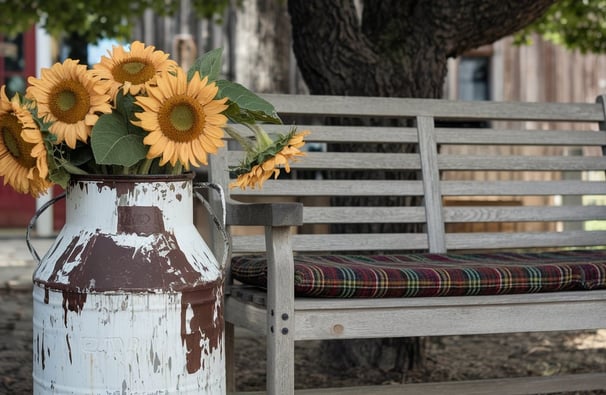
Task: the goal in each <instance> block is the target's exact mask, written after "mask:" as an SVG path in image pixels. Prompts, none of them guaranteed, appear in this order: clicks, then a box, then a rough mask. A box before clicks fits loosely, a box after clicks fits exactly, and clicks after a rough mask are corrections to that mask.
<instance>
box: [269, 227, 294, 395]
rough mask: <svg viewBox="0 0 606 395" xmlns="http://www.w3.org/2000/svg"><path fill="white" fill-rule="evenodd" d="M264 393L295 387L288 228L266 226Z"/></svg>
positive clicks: (280, 393)
mask: <svg viewBox="0 0 606 395" xmlns="http://www.w3.org/2000/svg"><path fill="white" fill-rule="evenodd" d="M265 242H266V247H267V263H268V267H267V284H268V287H267V288H268V289H267V326H268V328H269V329H268V333H267V393H268V394H269V395H293V394H294V387H295V362H294V357H295V340H294V339H295V338H294V329H295V328H294V318H295V316H294V306H295V303H294V262H293V256H292V249H291V234H290V227H286V226H285V227H274V228H272V227H267V228H266V232H265Z"/></svg>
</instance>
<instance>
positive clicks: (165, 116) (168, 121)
mask: <svg viewBox="0 0 606 395" xmlns="http://www.w3.org/2000/svg"><path fill="white" fill-rule="evenodd" d="M156 81H157V84H158V85H157V86H151V85H148V86H147V94H148V96H137V100H136V102H135V103H136V104H137V105H138V106H140V107H141V108H142V109H143V112H137V113H135V117H136V118H137V119H138V121H133V124H135V125H137V126H139V127H141V128H143V129H144V130H146V131H147V132H148V135H147V136H145V138H144V139H143V143H144V144H146V145H149V146H150V147H149V151H148V153H147V158H148V159H153V158H158V157H162V159H161V160H160V165H161V166H163V165H164V164H166V163H167V162H170V164H171V165H172V166H175V164H176V163H177V161H178V162H179V163H180V164H182V165H183V166H184V167H185V169H187V170H188V169H189V165H190V163H191V164H192V165H194V166H199V165H200V163H202V164H206V163H207V160H206V156H207V154H208V153H216V152H217V148H218V147H222V146H223V140H222V138H223V129H222V128H223V127H224V126H225V123H226V122H227V117H226V116H225V115H223V114H221V113H222V112H223V111H224V110H225V109H227V105H226V104H225V102H226V101H227V98H223V99H220V100H214V97H215V96H216V94H217V91H218V88H217V86H216V85H215V83H208V78H207V77H204V79H200V75H199V74H198V72H196V74H195V75H194V76H193V78H192V79H191V81H189V82H188V81H187V76H186V75H185V72H184V71H183V70H181V69H177V70H176V72H175V73H174V74H173V73H163V74H162V76H160V77H159V78H158V79H157V80H156Z"/></svg>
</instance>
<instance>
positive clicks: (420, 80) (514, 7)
mask: <svg viewBox="0 0 606 395" xmlns="http://www.w3.org/2000/svg"><path fill="white" fill-rule="evenodd" d="M554 2H555V0H517V1H502V0H381V1H377V0H368V1H364V0H360V1H357V2H356V1H355V0H328V1H326V0H289V1H288V11H289V14H290V17H291V24H292V35H293V49H294V53H295V56H296V59H297V63H298V66H299V69H300V70H301V73H302V76H303V79H304V80H305V82H306V84H307V86H308V87H309V90H310V93H311V94H324V95H347V96H396V97H422V98H440V97H442V90H443V85H444V79H445V77H446V72H447V61H448V58H450V57H457V56H459V55H461V54H463V53H465V52H466V51H468V50H471V49H474V48H477V47H479V46H481V45H485V44H490V43H492V42H494V41H496V40H498V39H500V38H502V37H506V36H508V35H510V34H512V33H514V32H516V31H518V30H520V29H521V28H523V27H525V26H527V25H528V24H530V23H531V22H532V21H534V20H535V19H537V18H538V17H540V16H541V15H542V14H543V13H544V12H545V11H546V10H547V9H548V8H549V6H551V5H552V4H553V3H554ZM356 3H357V4H358V5H361V8H362V9H357V8H356ZM374 148H376V147H374ZM332 149H335V150H339V147H332ZM379 149H382V150H386V151H391V152H394V151H396V152H405V151H409V150H410V149H411V147H407V146H398V147H394V146H389V145H382V146H380V147H379ZM337 176H341V175H337ZM407 176H408V175H402V177H407ZM334 203H335V204H342V203H344V204H347V203H346V202H334ZM350 203H351V202H350ZM356 203H357V204H359V205H364V204H366V202H364V201H357V202H356ZM373 203H376V202H373ZM386 203H387V204H386V205H391V204H394V202H386ZM417 203H418V202H417ZM399 204H407V202H405V201H402V202H399ZM393 230H396V229H393ZM400 230H403V229H400ZM408 230H410V229H408ZM338 231H355V230H352V229H339V230H338ZM358 231H360V229H358ZM361 231H364V230H363V229H361ZM422 350H423V341H422V339H418V338H414V339H411V338H398V339H374V340H370V341H368V340H347V341H329V342H324V345H323V352H322V355H323V357H322V356H320V358H321V359H323V360H321V361H320V362H321V363H323V364H324V365H326V366H331V367H333V368H335V369H341V368H342V367H344V366H352V365H360V366H364V365H372V366H382V367H383V368H385V369H397V370H398V371H402V372H404V371H405V370H406V369H407V368H410V367H412V366H413V365H414V364H415V363H418V362H422Z"/></svg>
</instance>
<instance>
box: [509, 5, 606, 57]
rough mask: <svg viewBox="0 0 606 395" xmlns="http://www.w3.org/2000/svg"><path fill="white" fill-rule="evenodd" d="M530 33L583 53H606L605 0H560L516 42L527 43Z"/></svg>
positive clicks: (518, 37) (521, 34)
mask: <svg viewBox="0 0 606 395" xmlns="http://www.w3.org/2000/svg"><path fill="white" fill-rule="evenodd" d="M532 33H538V34H540V35H541V36H543V37H544V38H545V39H546V40H549V41H551V42H553V43H555V44H558V45H562V46H564V47H566V48H569V49H578V50H579V51H581V52H582V53H588V52H591V53H606V0H559V1H558V2H556V3H555V4H554V5H553V6H552V7H551V8H550V9H549V11H547V13H546V14H545V15H544V16H543V17H542V18H540V19H539V20H538V21H537V22H535V23H533V24H532V25H530V26H528V27H527V28H525V29H523V30H522V31H521V32H520V33H518V34H517V35H516V37H515V38H516V43H518V44H527V43H529V42H530V35H531V34H532Z"/></svg>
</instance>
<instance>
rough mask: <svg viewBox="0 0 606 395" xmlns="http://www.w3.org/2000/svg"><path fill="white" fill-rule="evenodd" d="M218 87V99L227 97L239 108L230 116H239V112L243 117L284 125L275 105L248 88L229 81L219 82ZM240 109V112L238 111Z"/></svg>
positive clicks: (235, 119)
mask: <svg viewBox="0 0 606 395" xmlns="http://www.w3.org/2000/svg"><path fill="white" fill-rule="evenodd" d="M217 86H218V87H219V92H218V93H217V97H218V98H223V97H227V98H228V99H229V100H230V101H231V102H232V103H233V104H236V105H237V106H238V107H237V108H233V109H230V110H231V111H229V115H228V116H230V117H231V116H238V115H237V113H238V112H239V113H240V116H242V117H251V118H252V119H255V120H258V121H261V122H271V123H276V124H280V123H282V121H281V120H280V117H278V114H277V113H276V109H275V108H274V106H273V104H271V103H270V102H268V101H267V100H265V99H263V98H261V97H260V96H258V95H256V94H254V93H253V92H252V91H250V90H249V89H247V88H246V87H244V86H242V85H240V84H238V83H236V82H232V81H228V80H219V81H217ZM238 109H239V111H237V110H238ZM234 121H236V122H240V121H242V120H241V119H237V118H234Z"/></svg>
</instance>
